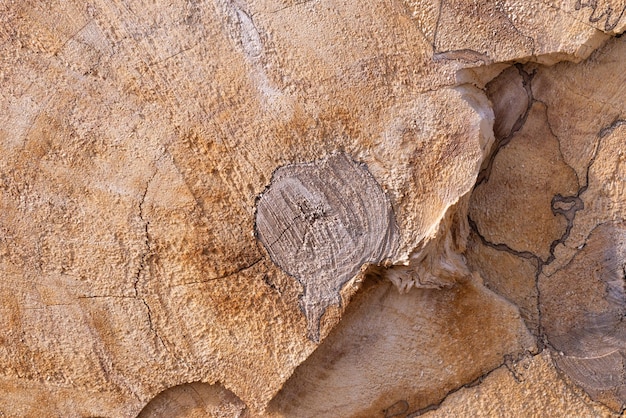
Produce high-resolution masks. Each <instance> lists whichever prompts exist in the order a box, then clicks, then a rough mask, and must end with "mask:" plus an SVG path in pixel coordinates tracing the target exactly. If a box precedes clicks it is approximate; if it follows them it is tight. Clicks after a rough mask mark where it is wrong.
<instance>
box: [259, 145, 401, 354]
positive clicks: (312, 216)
mask: <svg viewBox="0 0 626 418" xmlns="http://www.w3.org/2000/svg"><path fill="white" fill-rule="evenodd" d="M256 233H257V237H258V239H259V240H260V241H261V242H262V243H263V245H264V246H265V248H266V249H267V251H268V253H269V255H270V257H271V258H272V260H273V261H274V262H275V263H276V264H277V265H278V266H279V267H280V268H281V269H283V270H284V271H285V272H286V273H288V274H289V275H291V276H293V277H294V278H296V279H297V280H298V281H299V282H300V283H301V284H302V285H303V286H304V293H303V295H302V296H301V299H300V306H301V308H302V310H303V312H304V314H305V316H306V318H307V324H308V330H307V333H308V337H309V339H311V340H313V341H316V342H317V341H319V334H320V319H321V317H322V315H323V314H324V312H325V311H326V309H327V308H328V307H329V306H331V305H335V304H337V305H338V304H340V303H341V298H340V295H339V292H340V290H341V288H342V286H343V285H344V284H345V283H346V282H347V281H349V280H350V279H351V278H353V277H354V276H355V275H356V274H357V273H358V272H359V270H360V268H361V266H363V265H364V264H365V263H380V262H382V261H384V260H385V259H388V258H391V257H392V256H393V254H394V252H395V251H396V249H397V247H398V231H397V226H396V222H395V217H394V213H393V210H392V208H391V204H390V202H389V199H388V198H387V196H386V195H385V193H384V192H383V190H382V189H381V187H380V185H379V184H378V183H377V182H376V179H374V177H373V176H372V175H371V174H370V172H369V171H368V170H367V167H366V166H365V165H364V164H359V163H357V162H355V161H353V160H352V159H351V158H350V157H348V156H347V155H346V154H345V153H335V154H332V155H330V156H329V157H327V158H324V159H321V160H316V161H313V162H310V163H303V164H293V165H288V166H284V167H280V168H278V169H277V170H276V171H275V173H274V175H273V177H272V180H271V182H270V185H269V187H268V188H267V189H266V190H265V192H263V194H262V195H261V196H260V197H259V199H258V201H257V211H256Z"/></svg>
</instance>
